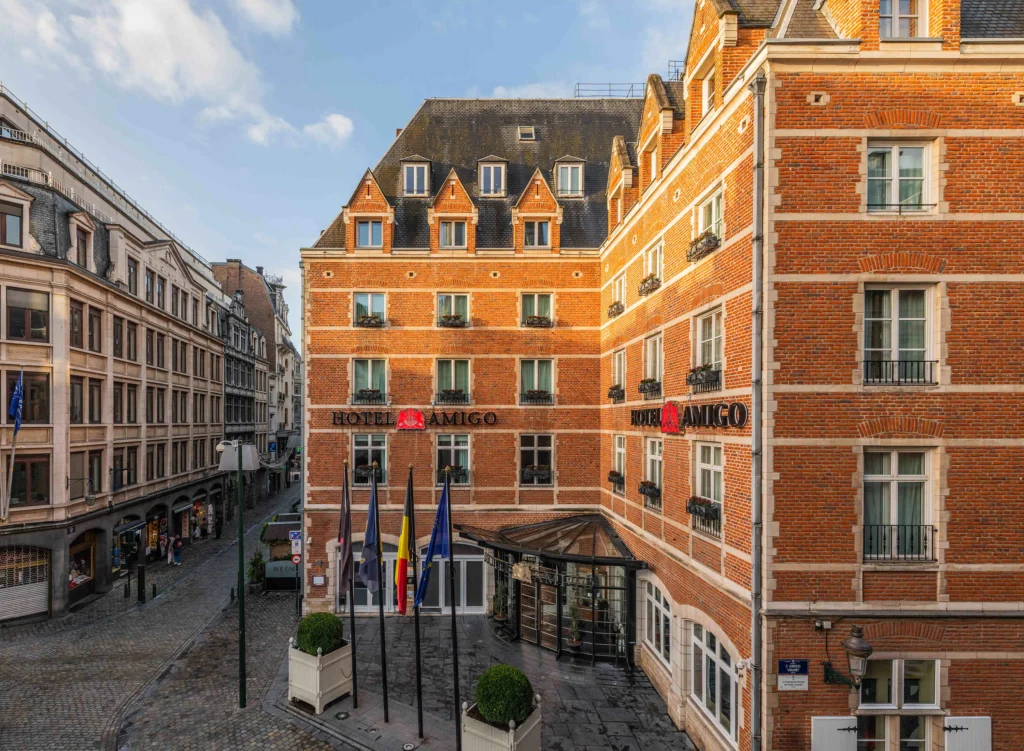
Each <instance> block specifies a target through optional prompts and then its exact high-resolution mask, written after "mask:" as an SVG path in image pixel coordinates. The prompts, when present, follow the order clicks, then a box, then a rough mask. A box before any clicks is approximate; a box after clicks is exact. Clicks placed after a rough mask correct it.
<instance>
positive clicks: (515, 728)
mask: <svg viewBox="0 0 1024 751" xmlns="http://www.w3.org/2000/svg"><path fill="white" fill-rule="evenodd" d="M475 698H476V701H475V703H474V704H472V705H470V704H469V703H468V702H467V703H464V704H463V705H462V745H463V748H465V749H467V750H468V749H472V750H473V751H540V748H541V746H540V729H541V721H540V720H541V717H540V715H541V711H540V696H537V695H535V694H534V693H533V686H531V685H530V679H529V678H527V677H526V675H525V674H524V673H523V672H522V671H521V670H519V669H517V668H514V667H512V666H511V665H492V666H491V667H489V668H488V669H487V670H485V671H484V672H483V674H482V675H481V676H480V678H479V680H477V682H476V697H475Z"/></svg>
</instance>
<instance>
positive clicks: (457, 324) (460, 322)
mask: <svg viewBox="0 0 1024 751" xmlns="http://www.w3.org/2000/svg"><path fill="white" fill-rule="evenodd" d="M466 323H467V321H466V319H465V318H463V317H462V314H461V313H449V314H446V315H443V316H441V317H440V318H438V319H437V325H438V326H440V327H441V328H443V329H461V328H463V327H465V326H466Z"/></svg>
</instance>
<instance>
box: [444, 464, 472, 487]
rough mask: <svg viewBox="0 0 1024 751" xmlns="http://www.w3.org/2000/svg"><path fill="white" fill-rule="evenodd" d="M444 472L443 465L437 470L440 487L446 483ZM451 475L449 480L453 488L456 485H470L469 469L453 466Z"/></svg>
mask: <svg viewBox="0 0 1024 751" xmlns="http://www.w3.org/2000/svg"><path fill="white" fill-rule="evenodd" d="M444 474H445V473H444V468H443V467H442V468H441V469H439V470H437V485H438V487H441V486H442V485H444ZM450 477H451V479H450V480H449V483H450V485H451V486H452V487H453V488H454V487H456V486H462V485H469V470H468V469H466V468H465V467H452V468H451V475H450Z"/></svg>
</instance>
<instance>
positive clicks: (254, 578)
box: [249, 550, 267, 584]
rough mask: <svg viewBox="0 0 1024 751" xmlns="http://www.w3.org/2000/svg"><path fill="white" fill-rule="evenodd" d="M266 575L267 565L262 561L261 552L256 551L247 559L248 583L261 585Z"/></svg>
mask: <svg viewBox="0 0 1024 751" xmlns="http://www.w3.org/2000/svg"><path fill="white" fill-rule="evenodd" d="M266 575H267V563H266V561H264V560H263V551H262V550H257V551H256V552H255V553H253V554H252V558H250V559H249V583H250V584H262V583H263V581H264V579H265V578H266Z"/></svg>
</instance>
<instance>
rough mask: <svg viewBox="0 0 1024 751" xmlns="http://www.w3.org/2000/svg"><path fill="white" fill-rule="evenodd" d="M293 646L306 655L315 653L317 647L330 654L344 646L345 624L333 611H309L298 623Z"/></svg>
mask: <svg viewBox="0 0 1024 751" xmlns="http://www.w3.org/2000/svg"><path fill="white" fill-rule="evenodd" d="M295 646H297V647H298V648H299V649H301V650H302V651H303V652H305V653H306V654H308V655H314V656H315V655H316V650H317V649H318V648H319V649H321V650H323V653H324V654H325V655H326V654H330V653H331V652H333V651H334V650H336V649H341V648H342V647H344V646H345V624H344V623H342V620H341V618H339V617H338V616H336V615H335V614H334V613H311V614H310V615H307V616H306V617H305V618H303V619H302V622H301V623H300V624H299V634H298V636H297V637H296V639H295Z"/></svg>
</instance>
